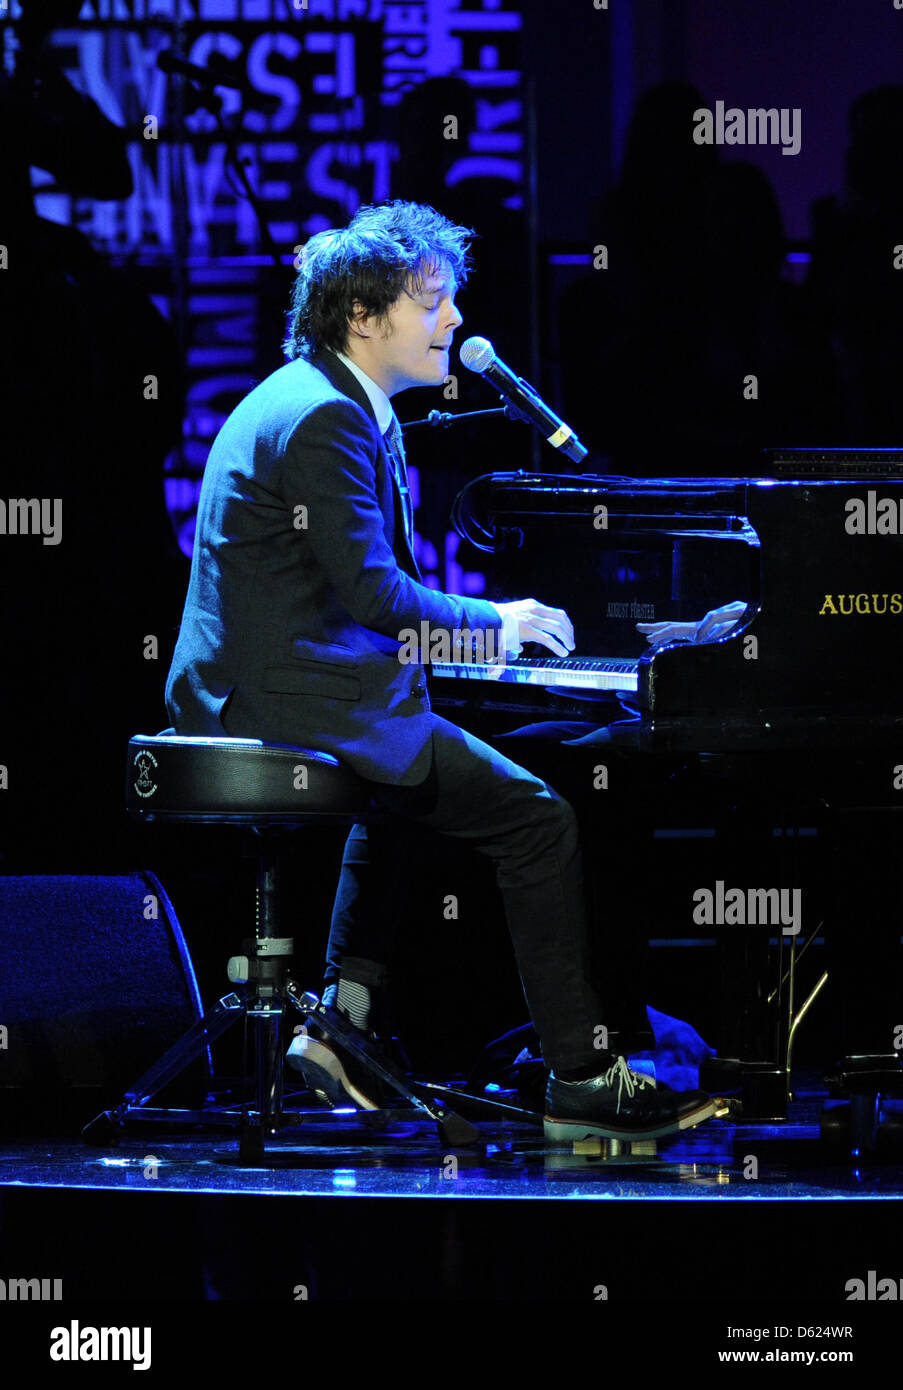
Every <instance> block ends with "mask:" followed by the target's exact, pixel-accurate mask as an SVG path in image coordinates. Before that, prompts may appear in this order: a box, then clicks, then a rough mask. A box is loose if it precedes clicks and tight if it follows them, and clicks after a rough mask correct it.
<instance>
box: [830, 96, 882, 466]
mask: <svg viewBox="0 0 903 1390" xmlns="http://www.w3.org/2000/svg"><path fill="white" fill-rule="evenodd" d="M901 148H903V86H886V87H878V88H875V89H874V90H873V91H870V92H865V93H863V95H862V96H859V97H857V98H856V100H855V101H854V102H853V104H852V107H851V108H850V144H849V147H848V149H847V154H846V174H845V180H844V189H843V192H842V193H841V194H840V195H839V196H836V197H835V196H831V197H827V198H822V199H819V200H818V201H817V202H816V203H815V204H814V205H813V209H812V233H813V240H812V264H811V270H810V276H809V282H808V283H809V286H810V288H811V291H812V293H813V295H814V297H815V299H816V301H817V304H818V307H819V311H820V313H821V315H822V316H823V321H824V323H825V325H826V327H827V330H828V331H829V332H830V334H831V339H832V343H833V346H834V351H835V354H836V361H837V369H838V375H839V378H840V382H841V389H842V397H843V407H844V419H843V434H842V438H840V437H838V439H837V441H836V442H839V443H845V444H848V445H866V446H868V445H875V446H880V445H884V446H896V445H900V444H903V400H901V392H900V380H901V369H903V343H901V338H900V322H901V312H903V269H897V268H896V265H895V262H896V264H900V262H901V252H900V250H899V249H897V250H895V248H900V247H901V246H903V184H901V181H900V151H901Z"/></svg>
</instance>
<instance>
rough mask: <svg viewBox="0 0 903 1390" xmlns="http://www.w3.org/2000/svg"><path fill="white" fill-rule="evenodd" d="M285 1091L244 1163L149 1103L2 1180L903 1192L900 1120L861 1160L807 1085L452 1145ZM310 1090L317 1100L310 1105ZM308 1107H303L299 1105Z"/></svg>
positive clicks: (723, 1195)
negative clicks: (281, 1118)
mask: <svg viewBox="0 0 903 1390" xmlns="http://www.w3.org/2000/svg"><path fill="white" fill-rule="evenodd" d="M310 1099H311V1097H310V1095H309V1093H297V1094H288V1095H287V1096H286V1102H285V1103H286V1118H287V1119H288V1120H289V1121H290V1123H289V1124H288V1125H286V1126H285V1127H284V1128H283V1129H282V1131H281V1132H280V1134H279V1135H278V1136H276V1137H271V1138H269V1139H268V1140H267V1151H266V1155H265V1157H264V1159H263V1161H262V1162H259V1163H255V1164H254V1165H252V1166H245V1165H243V1164H241V1163H240V1161H239V1156H238V1140H237V1135H236V1134H235V1133H233V1132H230V1131H229V1130H228V1129H227V1128H226V1127H223V1128H218V1129H206V1130H203V1129H201V1128H199V1127H197V1126H190V1125H187V1124H186V1125H172V1124H160V1123H154V1122H152V1121H151V1122H148V1121H145V1120H143V1119H141V1118H139V1116H140V1112H138V1113H137V1114H136V1115H133V1116H132V1117H131V1118H130V1120H129V1121H128V1123H127V1124H126V1126H125V1127H123V1129H122V1130H121V1131H120V1132H119V1141H118V1143H115V1144H111V1145H108V1146H104V1147H97V1148H94V1147H91V1146H89V1145H87V1144H86V1143H84V1142H83V1141H82V1140H81V1139H80V1138H68V1139H58V1138H52V1139H49V1140H46V1141H37V1140H35V1139H21V1140H19V1141H14V1142H11V1143H9V1144H8V1145H7V1146H6V1147H5V1149H4V1151H3V1152H2V1154H0V1187H4V1186H16V1187H23V1186H24V1187H40V1188H68V1189H108V1190H115V1191H121V1190H131V1191H134V1190H135V1189H142V1188H147V1187H148V1185H150V1184H152V1186H153V1189H154V1190H156V1191H157V1192H162V1191H166V1192H179V1193H200V1192H203V1193H224V1194H225V1193H231V1194H264V1195H269V1196H293V1197H318V1198H322V1197H342V1196H354V1195H358V1196H366V1197H390V1198H391V1197H394V1198H400V1197H432V1198H437V1199H440V1200H442V1201H456V1200H457V1201H461V1200H464V1199H467V1198H476V1199H489V1200H500V1199H508V1200H511V1199H521V1200H523V1199H530V1200H549V1201H574V1200H583V1201H599V1200H605V1201H610V1200H618V1201H628V1200H634V1199H650V1198H655V1199H668V1200H679V1201H696V1202H699V1201H706V1200H708V1201H717V1202H721V1203H723V1202H749V1201H758V1202H762V1201H776V1200H777V1201H787V1200H794V1199H800V1200H805V1199H810V1200H811V1199H814V1198H818V1199H822V1200H824V1199H834V1198H836V1199H850V1198H856V1199H868V1200H882V1199H896V1198H899V1197H901V1196H903V1148H901V1147H900V1135H901V1130H900V1129H899V1128H897V1129H896V1130H895V1131H894V1134H895V1136H896V1144H897V1147H896V1148H894V1147H892V1145H891V1142H890V1139H888V1140H887V1142H885V1143H884V1144H883V1147H882V1140H884V1135H882V1136H881V1139H879V1148H878V1150H877V1155H878V1159H877V1161H876V1159H875V1158H869V1157H866V1158H865V1159H862V1160H859V1159H857V1158H856V1156H855V1155H852V1154H850V1153H849V1152H848V1149H847V1146H846V1145H845V1142H844V1139H843V1135H842V1134H841V1135H840V1136H839V1137H838V1139H837V1140H835V1141H834V1142H832V1143H830V1144H828V1143H826V1142H825V1140H824V1139H823V1137H822V1136H821V1130H820V1112H821V1101H822V1097H821V1095H819V1094H818V1093H814V1092H812V1093H809V1094H802V1095H800V1096H799V1098H797V1099H795V1100H794V1101H792V1102H791V1105H790V1114H789V1117H788V1119H787V1120H786V1121H780V1122H775V1123H744V1122H742V1121H741V1120H739V1119H732V1118H722V1119H712V1120H708V1121H707V1122H706V1123H704V1124H702V1125H699V1126H697V1127H696V1128H695V1129H691V1130H688V1131H685V1132H684V1133H683V1134H680V1135H675V1136H669V1137H668V1138H667V1139H660V1140H645V1141H633V1142H630V1143H627V1142H620V1141H615V1140H584V1141H582V1142H580V1143H577V1144H574V1145H571V1146H570V1147H569V1146H565V1145H561V1144H551V1143H549V1142H547V1141H546V1140H545V1139H544V1137H543V1134H542V1130H541V1128H539V1127H538V1126H536V1125H532V1124H519V1123H512V1122H510V1121H507V1120H506V1121H495V1120H494V1121H493V1122H491V1123H487V1122H476V1127H477V1129H478V1130H479V1134H480V1139H479V1142H478V1143H476V1144H474V1145H469V1146H459V1147H456V1148H455V1147H451V1146H449V1145H448V1144H445V1143H443V1142H442V1140H441V1138H440V1136H439V1134H438V1132H437V1127H436V1125H435V1124H434V1123H433V1122H432V1121H431V1120H430V1119H429V1118H428V1117H426V1116H421V1115H419V1114H418V1113H417V1112H415V1111H401V1110H398V1111H392V1112H385V1111H378V1112H375V1113H373V1114H367V1113H366V1112H363V1111H348V1112H342V1111H330V1110H328V1109H326V1108H310V1106H309V1101H310ZM304 1100H306V1101H307V1102H308V1105H307V1107H305V1108H300V1107H299V1102H301V1101H304ZM296 1107H297V1108H296Z"/></svg>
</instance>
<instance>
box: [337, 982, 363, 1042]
mask: <svg viewBox="0 0 903 1390" xmlns="http://www.w3.org/2000/svg"><path fill="white" fill-rule="evenodd" d="M336 1008H337V1009H338V1010H339V1012H340V1013H343V1014H344V1015H345V1016H346V1018H348V1019H350V1020H351V1022H352V1023H353V1024H354V1026H355V1028H360V1029H361V1031H362V1032H364V1031H366V1028H367V1025H368V1024H369V1022H370V991H369V989H368V988H367V986H366V985H360V984H358V982H357V980H346V979H345V977H344V975H340V976H339V988H338V993H337V994H336Z"/></svg>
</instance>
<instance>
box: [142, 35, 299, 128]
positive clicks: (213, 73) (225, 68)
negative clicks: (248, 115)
mask: <svg viewBox="0 0 903 1390" xmlns="http://www.w3.org/2000/svg"><path fill="white" fill-rule="evenodd" d="M157 67H158V68H159V69H160V71H161V72H165V73H166V74H167V75H172V74H173V73H179V74H180V75H181V76H182V77H190V78H191V80H192V82H197V84H198V85H199V86H201V87H209V88H212V87H227V88H229V89H230V90H231V91H234V92H241V94H242V96H244V97H246V98H249V99H250V100H251V103H252V104H253V105H254V106H255V107H256V108H257V109H258V110H259V111H262V112H264V113H267V112H271V111H275V110H276V109H277V107H278V106H279V98H278V97H276V96H272V95H270V94H268V93H265V92H258V91H257V89H256V87H253V86H252V85H251V83H250V82H249V81H248V80H247V79H246V78H243V77H239V76H238V75H237V74H236V73H235V72H234V65H233V64H232V63H230V61H229V59H228V58H226V57H224V56H223V54H222V53H211V55H210V66H209V67H206V68H202V67H201V66H200V65H199V64H198V63H189V62H188V61H187V60H186V59H185V58H180V57H179V55H178V53H176V51H175V50H174V49H172V48H164V49H163V51H162V52H161V53H158V54H157ZM230 69H232V70H230Z"/></svg>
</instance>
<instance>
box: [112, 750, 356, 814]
mask: <svg viewBox="0 0 903 1390" xmlns="http://www.w3.org/2000/svg"><path fill="white" fill-rule="evenodd" d="M126 805H127V807H128V809H129V811H131V812H132V813H133V814H134V815H136V816H140V817H141V818H142V819H144V820H184V821H219V822H223V821H225V822H229V823H232V824H237V825H263V824H268V823H273V822H276V823H279V824H282V825H295V824H297V825H307V824H311V823H313V822H329V821H348V822H351V821H355V820H364V819H367V818H368V812H370V813H375V810H376V808H375V807H374V804H373V802H372V799H371V796H370V792H369V789H368V787H367V784H366V782H364V781H363V780H362V779H361V778H359V777H358V776H357V774H356V773H355V772H353V771H352V769H351V768H350V767H348V766H347V764H345V763H341V762H340V761H339V760H338V758H335V757H333V755H332V754H331V753H323V752H319V751H317V750H315V749H312V748H298V747H295V746H294V745H292V744H287V743H263V742H261V740H260V739H253V738H193V737H187V736H185V735H182V734H176V733H175V732H173V731H170V730H166V731H164V732H163V733H161V734H136V735H135V737H134V738H131V739H130V740H129V751H128V764H127V770H126Z"/></svg>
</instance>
